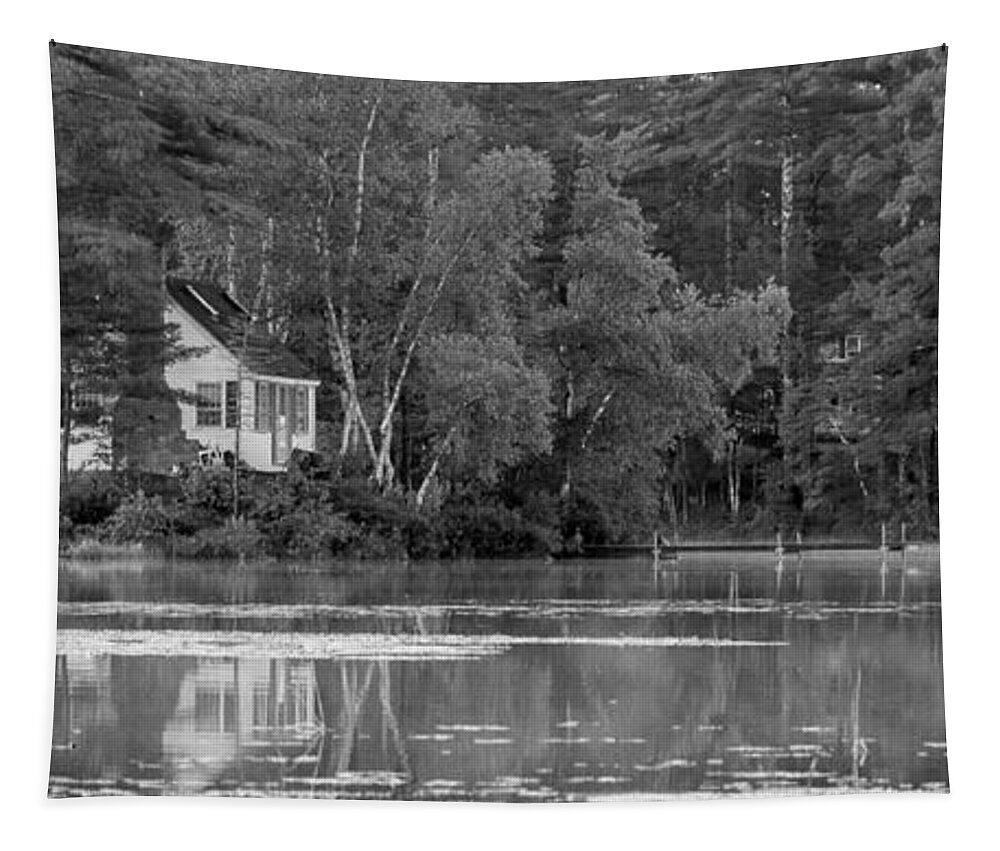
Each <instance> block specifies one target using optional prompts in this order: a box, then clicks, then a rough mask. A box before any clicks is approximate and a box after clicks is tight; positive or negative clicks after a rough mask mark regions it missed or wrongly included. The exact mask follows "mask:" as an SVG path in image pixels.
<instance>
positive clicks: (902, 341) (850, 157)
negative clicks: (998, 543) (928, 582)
mask: <svg viewBox="0 0 1000 851" xmlns="http://www.w3.org/2000/svg"><path fill="white" fill-rule="evenodd" d="M945 62H946V56H945V52H944V51H943V49H933V50H926V51H916V52H912V53H905V54H895V55H889V56H882V57H874V58H869V59H862V60H854V61H847V62H834V63H822V64H815V65H803V66H794V67H784V68H771V69H764V70H757V71H743V72H727V73H721V74H699V75H694V76H675V77H663V78H645V79H634V80H618V81H592V82H576V83H543V84H541V83H540V84H518V85H512V84H511V85H505V84H431V83H414V82H400V81H383V80H368V79H358V78H346V77H332V76H318V75H310V74H300V73H292V72H286V71H274V70H268V69H260V68H247V67H239V66H230V65H217V64H211V63H200V62H191V61H186V60H176V59H169V58H164V57H152V56H144V55H138V54H122V53H115V52H111V51H103V50H96V49H90V48H81V47H73V46H68V45H54V46H53V48H52V75H53V97H54V113H55V139H56V158H57V178H58V193H59V230H60V294H61V299H62V317H63V328H62V388H63V406H62V408H63V431H64V443H63V456H64V459H65V457H66V456H67V449H68V441H69V440H70V439H71V434H72V427H73V426H74V424H75V422H76V421H77V419H78V418H79V417H80V416H82V414H81V413H79V406H77V405H75V404H74V398H75V396H78V395H79V394H80V393H81V392H84V391H88V392H97V393H100V394H102V395H103V397H104V398H110V399H113V400H114V402H113V405H112V409H111V410H106V411H101V412H99V415H100V416H101V417H102V418H103V420H104V421H106V422H108V423H109V428H110V429H111V431H112V433H113V445H114V446H115V447H123V446H127V445H128V441H129V439H130V434H131V433H133V432H134V431H135V430H137V429H142V428H144V427H146V425H145V424H146V422H147V420H149V417H148V416H146V414H147V412H148V411H150V410H157V411H161V410H162V411H169V409H170V407H171V405H172V404H173V405H174V406H175V403H173V402H172V400H171V399H170V394H169V391H168V389H167V388H166V385H165V382H164V381H163V378H162V366H163V363H164V362H165V360H166V359H168V358H170V357H180V356H183V352H177V351H175V350H174V347H172V346H171V334H170V329H165V328H164V327H163V324H162V310H161V308H162V301H161V296H160V293H161V287H162V282H163V280H164V278H165V277H166V276H170V275H178V276H184V277H187V278H193V279H197V280H203V281H214V282H216V283H218V284H219V285H220V286H221V285H226V284H232V285H235V288H236V290H237V291H238V292H239V293H240V294H241V297H242V300H243V302H244V303H245V304H252V305H255V313H256V314H257V317H258V320H259V321H260V322H262V323H266V327H267V329H268V330H269V331H270V333H272V334H274V335H276V336H277V337H279V338H280V339H281V341H282V342H283V343H284V344H285V345H286V346H287V347H288V348H289V349H290V350H291V351H293V352H294V353H295V354H296V355H297V356H298V357H299V358H300V359H301V360H302V361H303V362H304V363H305V364H307V365H308V366H309V367H310V368H311V370H312V371H313V372H314V374H315V375H316V376H318V377H319V378H321V379H322V382H323V383H322V386H321V388H320V392H319V395H318V403H317V404H318V410H317V415H318V420H319V422H320V425H321V438H322V441H321V442H322V445H321V446H320V447H319V449H320V450H321V454H322V456H323V457H324V459H325V461H324V462H323V463H322V464H321V466H322V467H323V474H322V476H321V477H320V479H319V480H318V481H322V482H326V484H325V485H323V486H322V487H320V486H319V485H316V484H315V481H313V480H312V479H310V480H309V481H311V482H313V484H311V485H310V486H309V487H310V489H311V490H310V493H312V492H313V491H314V490H315V489H316V487H320V490H321V491H322V493H320V494H319V495H318V496H317V495H315V494H314V498H315V501H316V505H312V503H310V505H311V506H312V507H311V508H310V511H312V510H314V509H315V510H317V511H320V515H319V519H316V518H313V519H314V520H316V522H317V524H318V525H319V526H322V525H323V523H325V522H326V521H327V520H329V519H330V518H331V517H333V518H339V520H338V522H341V521H343V522H348V521H347V520H345V518H346V514H345V512H346V511H347V510H348V506H346V505H345V504H344V503H343V499H342V497H343V494H345V493H354V492H355V490H357V488H356V487H355V486H357V487H360V486H361V484H363V483H367V485H366V487H367V489H368V490H367V493H368V494H369V495H370V496H371V498H372V499H377V500H379V501H380V502H379V504H380V505H381V504H383V503H386V504H388V503H392V504H393V505H395V506H397V507H398V508H399V510H400V511H401V512H403V513H404V514H405V516H406V517H407V518H409V519H408V520H407V521H406V522H412V521H413V518H422V520H421V522H428V523H432V522H433V520H434V518H438V517H441V516H449V517H451V518H455V517H464V516H466V515H470V516H471V515H476V516H480V515H481V514H482V513H483V512H487V513H489V512H492V514H491V515H490V516H491V518H492V519H491V522H493V523H494V524H499V525H501V526H502V525H504V524H506V523H508V522H509V523H514V524H515V525H516V524H518V523H526V524H530V525H532V527H537V528H541V529H545V530H548V532H549V533H551V536H550V537H551V540H552V541H556V542H558V541H559V540H564V541H565V540H571V539H574V538H576V539H577V540H579V538H581V537H582V539H583V540H585V541H593V542H601V541H621V540H630V539H631V540H646V539H648V536H649V534H650V532H651V530H652V529H653V528H657V527H659V528H661V529H663V530H665V531H668V532H669V533H670V534H673V535H679V536H682V537H683V536H688V537H699V536H711V535H727V536H732V535H740V534H765V533H766V534H770V533H771V532H772V531H773V530H774V529H775V528H781V529H786V530H790V531H791V530H803V531H805V532H806V533H807V534H842V533H858V532H864V533H870V532H872V531H873V530H874V529H876V528H877V527H878V525H879V524H880V523H882V522H891V523H896V522H899V521H903V522H906V523H908V524H910V527H911V528H912V529H914V530H915V531H916V533H918V534H923V535H925V536H935V535H936V534H937V504H938V495H937V440H936V436H937V425H936V423H937V386H936V382H937V329H936V323H937V303H938V299H937V292H938V286H937V280H938V276H937V267H938V262H937V261H938V246H939V241H938V232H939V219H940V171H941V148H942V127H943V104H944V79H945ZM160 422H161V424H162V423H163V422H168V423H170V422H172V420H171V417H170V416H169V415H168V416H166V417H162V418H160ZM177 422H179V420H176V421H173V423H174V426H175V427H176V424H177ZM117 454H118V456H119V457H118V458H116V459H112V460H113V462H114V463H115V464H116V465H117V466H123V465H122V464H121V462H120V458H124V457H126V456H127V455H128V452H125V451H123V452H121V453H117ZM64 468H65V463H64ZM123 472H124V473H128V472H129V471H128V470H124V471H123ZM299 478H301V476H299ZM306 478H307V479H308V478H309V477H308V476H306ZM351 483H353V484H351ZM196 485H197V487H198V488H200V487H202V483H201V482H198V483H196ZM348 485H350V486H348ZM73 487H76V488H77V492H79V490H80V488H81V487H83V486H82V485H80V484H79V483H77V484H76V485H73V483H72V482H67V484H66V486H65V488H64V490H66V491H69V490H72V488H73ZM87 487H92V483H91V484H90V485H87ZM192 487H195V485H192ZM267 487H269V488H270V487H276V486H274V485H268V486H267ZM324 488H325V490H324ZM351 488H355V490H351ZM286 490H287V491H289V493H291V490H292V485H291V484H289V485H288V486H287V488H286ZM268 493H269V494H270V491H268ZM328 493H332V494H333V496H329V497H328V496H326V495H324V494H328ZM286 496H287V494H286ZM252 497H253V494H252V492H251V494H250V495H249V496H248V497H247V498H248V499H250V498H252ZM272 497H273V494H270V495H269V496H268V497H267V499H268V500H271V499H272ZM274 498H275V499H276V497H274ZM282 498H283V499H284V498H285V497H282ZM338 500H340V501H339V502H338ZM118 502H120V500H118V501H112V502H110V503H108V505H109V506H110V507H109V508H108V511H113V510H114V506H115V505H117V504H118ZM78 504H79V501H78V503H77V505H78ZM268 504H270V503H268ZM295 506H296V503H295V499H294V495H293V496H291V497H288V501H287V505H286V508H287V509H288V510H289V511H291V510H293V509H294V508H295ZM316 506H320V508H316ZM133 507H134V506H133ZM146 507H148V506H146ZM232 508H233V506H231V505H230V506H229V509H232ZM240 508H241V506H240V505H239V504H237V505H236V506H235V513H236V514H242V515H244V516H245V515H246V513H247V512H246V511H241V510H240ZM229 509H227V508H226V507H222V508H220V509H219V512H218V514H219V516H220V517H221V516H223V515H224V514H225V513H226V511H227V510H229ZM99 513H100V512H99ZM324 518H325V519H324ZM70 519H72V518H70ZM246 522H251V521H246ZM351 522H360V521H351ZM456 522H457V521H456ZM469 522H471V523H473V525H475V523H476V522H479V521H469ZM120 525H121V524H119V526H120ZM244 531H245V530H244ZM577 533H579V535H578V534H577ZM555 546H558V543H556V544H555Z"/></svg>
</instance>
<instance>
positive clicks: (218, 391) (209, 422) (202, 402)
mask: <svg viewBox="0 0 1000 851" xmlns="http://www.w3.org/2000/svg"><path fill="white" fill-rule="evenodd" d="M195 394H196V395H197V397H198V404H197V408H196V417H195V422H196V423H197V424H198V425H200V426H221V425H222V385H221V384H196V385H195Z"/></svg>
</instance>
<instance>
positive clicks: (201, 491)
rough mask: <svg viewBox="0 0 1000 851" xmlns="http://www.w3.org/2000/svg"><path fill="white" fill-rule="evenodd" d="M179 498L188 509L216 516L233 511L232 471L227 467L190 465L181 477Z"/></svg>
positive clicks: (229, 513) (223, 515)
mask: <svg viewBox="0 0 1000 851" xmlns="http://www.w3.org/2000/svg"><path fill="white" fill-rule="evenodd" d="M181 498H182V500H183V501H184V504H185V506H186V507H187V508H189V509H195V510H202V511H205V512H208V513H209V514H214V515H216V516H217V517H228V516H230V515H232V513H233V471H232V470H230V469H229V468H228V467H192V468H190V469H189V470H187V471H186V472H185V473H184V474H183V475H182V478H181Z"/></svg>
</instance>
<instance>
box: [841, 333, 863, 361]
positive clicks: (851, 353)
mask: <svg viewBox="0 0 1000 851" xmlns="http://www.w3.org/2000/svg"><path fill="white" fill-rule="evenodd" d="M860 354H861V335H860V334H848V335H847V336H846V337H845V338H844V357H845V358H847V359H848V360H850V359H851V358H853V357H857V356H858V355H860Z"/></svg>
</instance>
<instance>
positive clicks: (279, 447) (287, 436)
mask: <svg viewBox="0 0 1000 851" xmlns="http://www.w3.org/2000/svg"><path fill="white" fill-rule="evenodd" d="M274 390H275V395H276V396H277V398H276V399H275V403H276V404H275V406H274V444H273V447H274V452H273V456H274V463H275V465H276V466H279V467H280V466H283V465H284V464H285V463H286V462H287V461H288V456H289V455H291V452H292V393H291V388H290V387H286V386H285V385H284V384H278V385H277V386H275V388H274Z"/></svg>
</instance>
